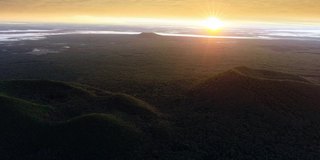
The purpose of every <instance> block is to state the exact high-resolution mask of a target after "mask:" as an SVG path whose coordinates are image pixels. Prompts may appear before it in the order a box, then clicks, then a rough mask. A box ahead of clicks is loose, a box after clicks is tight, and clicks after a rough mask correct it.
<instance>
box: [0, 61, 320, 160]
mask: <svg viewBox="0 0 320 160" xmlns="http://www.w3.org/2000/svg"><path fill="white" fill-rule="evenodd" d="M146 97H147V96H146ZM319 97H320V87H319V86H318V85H316V84H314V83H311V82H309V81H308V80H306V79H304V78H301V77H299V76H295V75H291V74H285V73H280V72H273V71H266V70H256V69H251V68H247V67H236V68H233V69H231V70H228V71H224V72H221V73H219V74H216V75H213V76H208V77H207V78H205V79H203V80H199V81H197V83H195V84H192V85H190V86H189V87H187V89H183V90H180V91H179V94H176V96H175V97H173V98H172V97H171V98H170V96H168V95H164V96H163V97H161V96H159V95H158V96H157V97H155V98H154V100H153V101H152V102H145V101H144V100H141V99H138V98H135V97H134V96H131V95H127V94H122V93H113V92H108V91H104V90H101V89H97V88H93V87H90V86H86V85H80V84H77V83H71V82H58V81H46V80H10V81H1V82H0V141H1V143H0V156H1V157H0V159H33V160H34V159H39V160H40V159H41V160H43V159H57V160H61V159H66V160H72V159H288V160H289V159H290V160H291V159H319V158H320V154H319V153H320V145H319V144H320V101H319ZM145 99H147V98H145ZM155 102H158V103H155ZM159 106H160V107H159Z"/></svg>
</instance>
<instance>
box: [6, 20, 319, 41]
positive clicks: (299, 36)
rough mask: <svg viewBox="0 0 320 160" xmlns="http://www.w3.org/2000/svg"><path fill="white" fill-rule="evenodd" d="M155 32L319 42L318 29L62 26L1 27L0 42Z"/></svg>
mask: <svg viewBox="0 0 320 160" xmlns="http://www.w3.org/2000/svg"><path fill="white" fill-rule="evenodd" d="M141 32H155V33H157V34H159V35H162V36H174V37H193V38H223V39H264V40H274V39H289V40H312V41H320V28H311V27H308V28H303V27H296V28H289V27H288V28H285V27H281V28H277V27H251V28H248V27H247V28H246V27H238V28H235V27H233V28H225V29H224V30H222V31H221V32H220V33H219V34H212V35H210V34H208V33H207V32H206V31H205V30H204V29H201V28H192V27H177V26H157V27H153V26H114V25H113V26H107V25H70V24H68V25H62V24H59V25H57V24H55V25H54V24H1V23H0V42H12V41H22V40H42V39H46V38H47V37H48V36H54V35H70V34H124V35H134V34H140V33H141Z"/></svg>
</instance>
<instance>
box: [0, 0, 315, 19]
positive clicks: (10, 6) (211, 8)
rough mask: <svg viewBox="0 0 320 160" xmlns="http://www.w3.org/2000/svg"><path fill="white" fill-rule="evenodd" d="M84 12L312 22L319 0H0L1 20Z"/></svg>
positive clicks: (81, 14) (89, 14)
mask: <svg viewBox="0 0 320 160" xmlns="http://www.w3.org/2000/svg"><path fill="white" fill-rule="evenodd" d="M85 16H87V17H146V18H173V19H204V18H207V17H209V16H216V17H219V18H221V19H223V20H230V21H233V20H237V21H267V22H276V21H280V22H288V21H297V22H312V23H315V22H318V21H319V22H320V18H319V17H320V0H0V20H2V21H48V22H51V21H52V22H77V21H86V20H81V19H79V17H85ZM84 23H85V22H84Z"/></svg>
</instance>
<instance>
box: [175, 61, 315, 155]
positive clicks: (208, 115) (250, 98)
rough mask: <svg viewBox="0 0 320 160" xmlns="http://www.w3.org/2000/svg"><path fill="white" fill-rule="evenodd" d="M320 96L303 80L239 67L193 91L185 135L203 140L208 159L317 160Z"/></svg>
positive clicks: (183, 118)
mask: <svg viewBox="0 0 320 160" xmlns="http://www.w3.org/2000/svg"><path fill="white" fill-rule="evenodd" d="M319 97H320V87H319V86H317V85H314V84H312V83H309V82H307V81H306V80H304V79H302V78H300V77H297V76H294V75H288V74H282V73H278V72H272V71H262V70H254V69H249V68H244V67H240V68H235V69H233V70H230V71H227V72H224V73H221V74H218V75H216V76H214V77H212V78H209V79H207V80H205V81H203V82H202V83H200V84H199V85H197V86H195V87H194V88H193V90H192V91H191V92H190V94H189V100H188V103H187V104H186V105H185V106H186V107H185V108H184V109H181V112H182V114H181V115H180V120H181V126H182V128H184V129H182V131H181V132H182V133H183V134H184V135H186V137H188V138H186V139H190V138H191V137H194V136H195V135H201V136H197V137H196V138H195V139H194V140H195V141H196V144H198V145H199V148H202V149H203V150H204V152H206V153H208V155H207V156H205V158H203V159H212V158H213V159H219V158H220V159H263V158H265V157H268V159H269V158H270V159H318V158H320V157H319V154H318V149H319V145H318V144H319V143H320V141H319V136H320V101H319ZM186 113H192V114H189V115H187V114H186ZM195 120H196V121H195ZM185 124H187V125H185ZM205 135H206V136H205ZM204 142H205V143H204Z"/></svg>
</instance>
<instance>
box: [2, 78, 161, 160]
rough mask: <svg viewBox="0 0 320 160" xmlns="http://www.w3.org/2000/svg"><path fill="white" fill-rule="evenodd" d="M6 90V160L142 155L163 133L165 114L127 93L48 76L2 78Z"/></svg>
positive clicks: (3, 96) (4, 127)
mask: <svg viewBox="0 0 320 160" xmlns="http://www.w3.org/2000/svg"><path fill="white" fill-rule="evenodd" d="M0 93H1V95H0V104H1V105H0V111H1V112H0V117H1V118H0V124H1V125H0V126H1V127H0V131H1V132H0V137H1V138H0V140H1V144H0V153H3V154H2V155H6V157H1V158H4V159H6V158H8V159H20V158H23V159H43V158H50V157H56V158H58V159H89V158H94V159H97V158H98V159H99V158H101V159H103V158H111V159H113V158H116V159H122V158H124V159H127V158H128V157H130V158H137V157H138V154H137V153H135V152H138V151H139V153H142V148H143V146H144V145H146V142H148V139H149V138H150V137H151V136H152V135H151V134H152V131H153V130H154V132H161V131H160V130H161V124H160V112H158V111H157V110H156V109H155V108H154V107H153V106H151V105H149V104H148V103H146V102H144V101H142V100H139V99H136V98H134V97H132V96H129V95H125V94H116V93H111V92H105V91H102V90H98V89H94V88H92V87H88V86H81V85H78V84H68V83H63V82H54V81H42V80H39V81H37V80H19V81H2V82H1V83H0ZM142 139H144V141H142ZM132 155H134V156H132Z"/></svg>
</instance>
